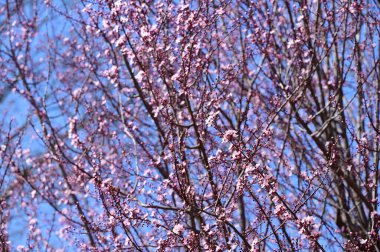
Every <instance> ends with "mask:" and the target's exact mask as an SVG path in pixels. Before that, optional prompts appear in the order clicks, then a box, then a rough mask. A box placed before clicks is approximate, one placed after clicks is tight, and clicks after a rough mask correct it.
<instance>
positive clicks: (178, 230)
mask: <svg viewBox="0 0 380 252" xmlns="http://www.w3.org/2000/svg"><path fill="white" fill-rule="evenodd" d="M184 230H185V227H184V226H183V225H182V224H176V225H175V226H174V227H173V233H175V234H177V235H180V234H181V233H182V232H183V231H184Z"/></svg>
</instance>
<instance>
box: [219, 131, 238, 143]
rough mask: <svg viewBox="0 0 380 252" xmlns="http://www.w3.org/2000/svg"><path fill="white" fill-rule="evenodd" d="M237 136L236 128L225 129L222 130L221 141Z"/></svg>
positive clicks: (227, 140) (224, 141)
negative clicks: (224, 130)
mask: <svg viewBox="0 0 380 252" xmlns="http://www.w3.org/2000/svg"><path fill="white" fill-rule="evenodd" d="M237 137H238V133H237V131H236V130H227V131H226V132H224V135H223V139H222V143H226V142H230V141H232V140H234V139H236V138H237Z"/></svg>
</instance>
